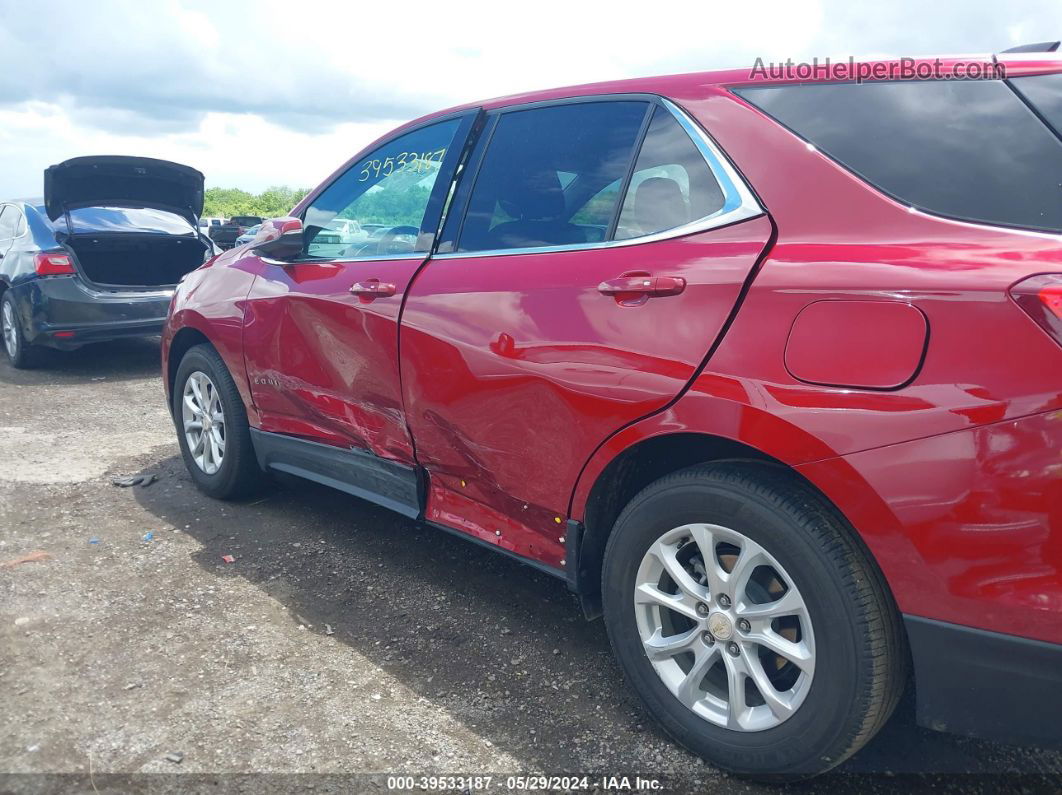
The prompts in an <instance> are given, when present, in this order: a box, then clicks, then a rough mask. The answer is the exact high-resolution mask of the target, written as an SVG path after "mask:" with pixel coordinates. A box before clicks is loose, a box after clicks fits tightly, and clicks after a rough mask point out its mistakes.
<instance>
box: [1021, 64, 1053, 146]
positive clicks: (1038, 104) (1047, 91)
mask: <svg viewBox="0 0 1062 795" xmlns="http://www.w3.org/2000/svg"><path fill="white" fill-rule="evenodd" d="M1010 82H1011V85H1013V86H1014V88H1016V89H1017V90H1018V91H1019V92H1020V93H1021V95H1022V96H1023V97H1025V99H1026V101H1028V103H1029V104H1030V105H1032V106H1033V107H1034V108H1036V110H1037V111H1039V113H1040V115H1041V116H1043V117H1044V118H1045V119H1047V123H1048V124H1050V125H1051V126H1052V127H1054V128H1055V132H1056V133H1058V134H1059V135H1062V72H1058V73H1056V74H1053V75H1035V76H1033V77H1018V78H1015V79H1014V80H1011V81H1010Z"/></svg>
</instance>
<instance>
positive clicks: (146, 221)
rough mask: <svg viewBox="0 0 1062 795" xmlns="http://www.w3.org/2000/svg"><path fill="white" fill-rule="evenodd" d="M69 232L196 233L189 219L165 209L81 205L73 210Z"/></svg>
mask: <svg viewBox="0 0 1062 795" xmlns="http://www.w3.org/2000/svg"><path fill="white" fill-rule="evenodd" d="M70 231H71V232H72V233H82V232H153V233H155V234H165V235H191V234H194V232H193V230H192V228H191V226H190V225H189V223H188V221H186V220H185V219H184V218H181V216H179V215H175V214H174V213H168V212H166V211H165V210H150V209H146V208H132V207H82V208H80V209H77V210H71V211H70Z"/></svg>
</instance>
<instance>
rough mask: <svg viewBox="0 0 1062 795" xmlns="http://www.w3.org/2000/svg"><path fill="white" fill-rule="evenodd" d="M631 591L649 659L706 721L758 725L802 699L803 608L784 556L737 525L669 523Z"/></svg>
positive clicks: (808, 671) (808, 664) (807, 621)
mask: <svg viewBox="0 0 1062 795" xmlns="http://www.w3.org/2000/svg"><path fill="white" fill-rule="evenodd" d="M633 597H634V608H635V611H636V620H637V626H638V633H639V635H640V637H641V641H642V644H643V647H644V649H645V653H646V655H647V656H648V658H649V662H650V664H651V665H652V667H653V669H654V670H655V671H656V673H657V675H658V676H659V677H660V679H661V681H662V682H663V683H664V685H665V686H666V687H667V688H668V690H670V691H671V693H672V694H673V695H674V696H675V697H676V698H677V699H678V700H679V701H680V702H682V704H683V705H685V706H686V707H687V708H688V709H689V710H691V711H692V712H693V713H694V714H696V715H698V716H699V717H701V718H703V719H704V720H707V721H709V722H711V723H714V724H716V725H718V726H723V727H725V728H727V729H731V730H734V731H742V732H754V731H763V730H765V729H770V728H773V727H775V726H778V725H779V724H781V723H782V722H784V721H785V720H787V719H788V718H789V717H791V716H792V715H793V714H794V713H795V712H796V711H797V709H799V707H800V705H801V704H802V703H803V701H804V699H805V698H806V697H807V694H808V691H809V690H810V688H811V681H812V678H813V677H814V673H815V639H814V635H813V632H812V626H811V617H810V615H809V612H808V609H807V606H806V604H805V602H804V599H803V598H802V597H801V595H800V592H799V591H798V590H797V588H796V585H795V584H794V583H793V580H792V579H791V578H790V576H789V575H788V574H787V573H786V571H785V569H784V568H783V567H782V566H781V564H780V563H778V561H777V560H776V559H775V558H774V557H773V556H772V555H771V554H770V553H769V552H767V551H766V550H765V549H764V548H763V547H761V546H760V545H759V544H757V543H756V542H755V541H753V540H752V539H750V538H748V537H747V536H745V535H743V534H742V533H739V532H737V531H735V530H732V529H730V528H726V527H721V526H719V525H712V524H688V525H683V526H681V527H676V528H674V529H672V530H669V531H668V532H666V533H664V535H663V536H661V537H660V538H659V539H658V540H657V541H656V542H654V543H653V544H652V545H651V546H650V547H649V549H648V551H647V552H646V553H645V556H644V557H643V559H642V562H641V564H640V566H639V568H638V574H637V579H636V584H635V591H634V594H633Z"/></svg>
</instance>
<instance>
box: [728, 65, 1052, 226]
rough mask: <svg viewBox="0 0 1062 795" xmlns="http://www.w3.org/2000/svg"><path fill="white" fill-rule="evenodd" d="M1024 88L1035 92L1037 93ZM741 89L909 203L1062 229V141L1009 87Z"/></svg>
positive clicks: (965, 83)
mask: <svg viewBox="0 0 1062 795" xmlns="http://www.w3.org/2000/svg"><path fill="white" fill-rule="evenodd" d="M1023 79H1025V80H1028V79H1030V78H1023ZM1015 82H1017V81H1015ZM1019 85H1025V86H1026V90H1027V91H1029V94H1030V96H1032V95H1033V94H1035V93H1036V90H1037V88H1038V86H1036V85H1034V84H1021V83H1019ZM736 93H737V94H738V95H739V96H741V97H743V98H744V99H746V100H747V101H749V102H751V103H752V104H753V105H755V106H756V107H758V108H760V109H761V110H763V111H764V112H765V113H767V114H768V115H770V116H773V117H774V118H775V119H777V120H778V121H779V122H781V123H782V124H784V125H785V126H786V127H788V128H789V129H791V130H792V131H793V132H795V133H796V134H797V135H799V136H800V137H801V138H804V139H805V140H807V141H809V142H810V143H812V144H814V145H815V146H816V147H818V148H819V149H821V150H822V151H823V152H825V153H826V154H828V155H829V156H830V157H832V158H834V159H835V160H837V161H838V162H840V163H841V165H843V166H845V167H847V168H848V169H850V170H851V171H853V172H855V173H856V174H858V175H859V176H860V177H862V178H863V179H865V180H866V181H867V182H869V183H871V184H872V185H875V186H877V187H878V188H879V189H880V190H882V191H883V192H885V193H887V194H889V195H890V196H893V197H895V198H896V199H897V200H899V201H901V202H904V203H905V204H909V205H912V206H914V207H917V208H919V209H922V210H926V211H928V212H932V213H936V214H939V215H944V216H949V217H952V218H958V219H962V220H967V221H979V222H983V223H990V224H1002V225H1005V226H1016V227H1023V228H1028V229H1037V230H1046V231H1050V232H1058V231H1062V142H1060V141H1059V139H1058V138H1057V137H1056V136H1055V134H1054V133H1053V132H1052V131H1051V130H1050V129H1049V128H1048V127H1047V126H1046V125H1045V124H1044V123H1043V122H1042V121H1041V120H1040V118H1038V117H1037V115H1036V114H1035V113H1033V111H1032V110H1030V109H1029V107H1028V106H1027V105H1026V104H1025V103H1024V102H1022V101H1021V99H1020V98H1019V97H1018V96H1017V94H1016V93H1015V92H1014V91H1012V90H1011V89H1010V88H1009V87H1008V86H1007V84H1006V83H1004V82H1002V81H998V80H993V81H976V80H952V81H946V82H945V81H918V82H913V81H912V82H895V83H873V82H871V83H862V84H857V83H836V84H821V85H793V86H776V87H756V88H742V89H738V90H737V91H736ZM1045 112H1049V110H1048V108H1047V105H1046V103H1045Z"/></svg>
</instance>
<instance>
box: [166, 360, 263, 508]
mask: <svg viewBox="0 0 1062 795" xmlns="http://www.w3.org/2000/svg"><path fill="white" fill-rule="evenodd" d="M172 401H173V402H172V412H173V421H174V425H175V426H176V428H177V438H178V441H179V443H180V446H181V455H182V457H183V458H184V465H185V466H186V467H187V468H188V474H189V475H191V477H192V480H193V481H194V482H195V485H196V486H198V487H199V490H200V491H202V492H204V493H205V494H208V495H209V496H211V497H215V498H217V499H221V500H232V499H238V498H240V497H245V496H247V495H249V494H251V493H253V492H254V491H255V490H256V489H257V488H258V487H259V486H260V485H261V483H262V472H261V470H260V469H259V468H258V462H257V460H256V458H255V453H254V446H253V445H252V443H251V433H250V427H249V425H248V423H247V412H246V410H245V409H244V406H243V400H242V399H241V398H240V393H239V390H237V388H236V383H235V382H234V381H233V380H232V376H231V375H230V374H229V370H228V368H227V367H226V366H225V362H224V361H223V360H222V358H221V356H219V355H218V352H217V351H216V350H214V348H213V346H211V345H196V346H195V347H193V348H190V349H189V350H188V352H187V353H186V354H185V355H184V358H183V359H181V363H180V365H178V367H177V377H176V378H175V379H174V385H173V395H172Z"/></svg>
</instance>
